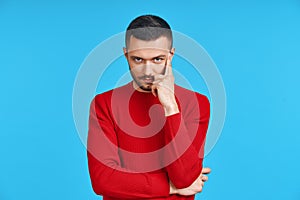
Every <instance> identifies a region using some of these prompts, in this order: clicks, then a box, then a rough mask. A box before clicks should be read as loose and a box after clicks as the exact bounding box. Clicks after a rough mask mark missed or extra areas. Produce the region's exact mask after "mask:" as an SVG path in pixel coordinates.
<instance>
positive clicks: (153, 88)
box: [151, 85, 157, 97]
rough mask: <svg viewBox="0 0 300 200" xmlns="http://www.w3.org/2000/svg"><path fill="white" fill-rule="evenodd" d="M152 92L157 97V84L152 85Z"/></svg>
mask: <svg viewBox="0 0 300 200" xmlns="http://www.w3.org/2000/svg"><path fill="white" fill-rule="evenodd" d="M151 92H152V94H153V95H154V96H155V97H156V96H157V88H156V85H152V87H151Z"/></svg>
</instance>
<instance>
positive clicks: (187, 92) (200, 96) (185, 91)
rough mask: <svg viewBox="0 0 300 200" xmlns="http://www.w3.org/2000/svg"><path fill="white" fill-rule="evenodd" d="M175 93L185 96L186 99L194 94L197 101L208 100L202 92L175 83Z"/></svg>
mask: <svg viewBox="0 0 300 200" xmlns="http://www.w3.org/2000/svg"><path fill="white" fill-rule="evenodd" d="M175 94H176V95H180V96H182V97H185V98H186V99H188V98H193V97H194V96H196V97H197V99H198V101H208V98H207V96H205V95H204V94H201V93H199V92H197V91H193V90H190V89H187V88H184V87H182V86H179V85H176V84H175Z"/></svg>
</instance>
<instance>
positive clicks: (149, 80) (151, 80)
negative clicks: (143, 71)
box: [141, 78, 153, 83]
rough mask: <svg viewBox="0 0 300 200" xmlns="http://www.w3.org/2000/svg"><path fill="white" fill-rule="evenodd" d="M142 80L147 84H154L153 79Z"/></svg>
mask: <svg viewBox="0 0 300 200" xmlns="http://www.w3.org/2000/svg"><path fill="white" fill-rule="evenodd" d="M141 80H142V81H143V82H145V83H152V82H153V78H141Z"/></svg>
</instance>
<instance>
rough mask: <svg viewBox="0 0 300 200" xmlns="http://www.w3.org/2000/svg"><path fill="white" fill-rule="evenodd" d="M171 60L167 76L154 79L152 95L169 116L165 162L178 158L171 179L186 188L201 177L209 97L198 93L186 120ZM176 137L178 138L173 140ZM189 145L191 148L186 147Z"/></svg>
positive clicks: (168, 61)
mask: <svg viewBox="0 0 300 200" xmlns="http://www.w3.org/2000/svg"><path fill="white" fill-rule="evenodd" d="M170 58H171V57H170V56H169V57H168V60H167V64H166V71H165V74H164V75H157V76H156V77H155V81H154V82H153V86H152V93H153V95H155V96H157V97H158V98H159V101H160V103H161V104H162V106H163V108H164V111H165V116H166V123H165V126H164V132H165V134H164V135H165V137H164V139H165V144H166V145H168V148H165V149H166V150H165V153H164V160H168V159H170V158H171V159H172V158H176V160H175V161H174V162H172V163H171V164H170V165H168V166H167V167H166V170H167V173H168V176H169V178H170V180H171V182H172V183H173V184H174V186H175V187H176V188H186V187H188V186H190V185H191V184H192V183H193V182H194V181H195V180H196V179H197V178H198V177H199V175H200V174H201V170H202V161H203V156H204V143H205V137H206V132H207V128H208V123H209V117H210V104H209V101H208V99H207V97H205V96H203V95H200V94H197V93H195V95H194V96H195V98H196V99H197V100H196V101H194V102H196V103H194V107H192V108H191V107H190V108H189V110H188V113H189V114H188V115H186V116H185V118H183V115H182V112H181V111H180V109H179V103H180V102H178V100H176V98H175V94H174V76H173V73H172V66H171V59H170ZM186 98H189V97H186ZM195 98H192V99H195ZM177 134H178V137H176V140H175V141H173V139H175V136H176V135H177ZM191 136H194V138H191ZM186 144H191V145H188V146H187V147H186ZM182 152H184V153H183V154H182Z"/></svg>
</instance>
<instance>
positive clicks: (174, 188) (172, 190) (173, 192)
mask: <svg viewBox="0 0 300 200" xmlns="http://www.w3.org/2000/svg"><path fill="white" fill-rule="evenodd" d="M169 183H170V194H177V193H178V191H177V189H176V187H175V186H174V185H173V183H172V182H171V181H170V182H169Z"/></svg>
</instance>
